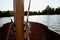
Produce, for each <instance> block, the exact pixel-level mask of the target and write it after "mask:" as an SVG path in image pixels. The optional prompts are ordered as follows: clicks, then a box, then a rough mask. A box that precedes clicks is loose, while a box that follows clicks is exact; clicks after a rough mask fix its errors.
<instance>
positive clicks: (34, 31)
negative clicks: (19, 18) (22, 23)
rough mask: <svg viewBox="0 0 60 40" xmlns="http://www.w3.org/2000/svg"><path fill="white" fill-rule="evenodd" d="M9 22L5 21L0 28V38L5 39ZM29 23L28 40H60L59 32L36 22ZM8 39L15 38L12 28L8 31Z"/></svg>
mask: <svg viewBox="0 0 60 40" xmlns="http://www.w3.org/2000/svg"><path fill="white" fill-rule="evenodd" d="M10 24H11V23H6V24H4V25H3V26H2V27H1V28H0V40H6V37H7V33H8V30H9V27H10ZM30 24H31V25H30V26H31V28H30V31H31V33H29V35H30V40H60V34H57V33H55V32H54V31H51V30H49V29H48V27H47V26H46V25H43V24H41V23H36V22H30ZM12 28H13V27H12ZM14 28H15V27H14ZM8 40H16V32H15V31H12V29H11V31H10V33H9V37H8Z"/></svg>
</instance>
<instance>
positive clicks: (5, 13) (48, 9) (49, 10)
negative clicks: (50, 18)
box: [0, 5, 60, 17]
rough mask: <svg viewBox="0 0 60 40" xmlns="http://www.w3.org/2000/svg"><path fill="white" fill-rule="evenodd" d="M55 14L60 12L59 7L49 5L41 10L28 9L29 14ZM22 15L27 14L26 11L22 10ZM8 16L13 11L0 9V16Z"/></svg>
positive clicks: (11, 14)
mask: <svg viewBox="0 0 60 40" xmlns="http://www.w3.org/2000/svg"><path fill="white" fill-rule="evenodd" d="M55 14H60V7H58V8H56V9H55V8H51V7H50V6H49V5H48V6H47V7H46V9H44V10H43V11H42V12H40V11H38V12H36V11H34V12H33V11H30V12H29V15H55ZM24 15H25V16H26V15H27V11H25V12H24ZM9 16H14V12H13V11H9V10H8V11H0V17H9Z"/></svg>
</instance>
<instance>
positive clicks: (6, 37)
mask: <svg viewBox="0 0 60 40" xmlns="http://www.w3.org/2000/svg"><path fill="white" fill-rule="evenodd" d="M12 25H13V21H12V19H11V24H10V26H9V30H8V33H7V37H6V40H8V38H9V34H10V30H11V28H12Z"/></svg>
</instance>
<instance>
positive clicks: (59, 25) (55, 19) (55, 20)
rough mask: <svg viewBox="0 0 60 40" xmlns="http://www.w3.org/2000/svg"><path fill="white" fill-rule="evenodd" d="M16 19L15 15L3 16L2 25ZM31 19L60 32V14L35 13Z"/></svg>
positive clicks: (0, 24) (0, 23)
mask: <svg viewBox="0 0 60 40" xmlns="http://www.w3.org/2000/svg"><path fill="white" fill-rule="evenodd" d="M11 19H13V20H14V17H2V18H0V26H2V25H3V24H5V23H8V22H10V21H11ZM24 21H26V16H24ZM29 21H33V22H38V23H42V24H44V25H47V26H48V28H50V29H54V30H55V31H58V32H60V15H34V16H29Z"/></svg>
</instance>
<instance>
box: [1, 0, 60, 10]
mask: <svg viewBox="0 0 60 40" xmlns="http://www.w3.org/2000/svg"><path fill="white" fill-rule="evenodd" d="M28 2H29V0H24V10H27V8H28ZM47 5H49V6H50V7H52V8H57V7H60V0H31V7H30V10H31V11H42V10H43V9H45V8H46V6H47ZM0 10H13V0H0Z"/></svg>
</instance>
